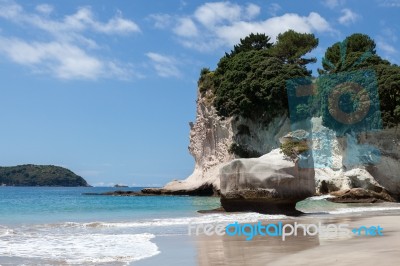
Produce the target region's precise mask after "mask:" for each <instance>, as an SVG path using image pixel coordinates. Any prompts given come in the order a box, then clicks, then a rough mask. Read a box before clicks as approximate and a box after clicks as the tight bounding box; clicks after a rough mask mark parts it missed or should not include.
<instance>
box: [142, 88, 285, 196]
mask: <svg viewBox="0 0 400 266" xmlns="http://www.w3.org/2000/svg"><path fill="white" fill-rule="evenodd" d="M196 103H197V112H196V121H195V122H194V123H190V145H189V152H190V154H191V155H192V156H193V157H194V160H195V166H194V170H193V173H192V174H191V175H190V176H189V177H188V178H187V179H185V180H173V181H171V182H169V183H168V184H166V185H165V186H164V187H163V188H160V189H158V190H157V191H158V192H159V193H160V194H187V195H196V194H197V195H205V194H206V195H208V194H209V192H210V186H211V187H212V191H213V194H218V193H219V191H220V179H219V171H220V168H221V167H222V166H223V165H224V164H225V163H227V162H229V161H231V160H233V159H235V158H237V157H239V156H238V155H236V154H235V153H234V152H233V150H235V151H236V152H237V153H244V154H246V155H248V156H249V157H258V156H261V155H263V154H266V153H268V152H270V151H271V150H272V149H274V148H278V147H279V138H280V137H282V136H283V135H285V134H286V133H287V132H288V131H290V130H289V128H290V125H289V119H288V118H287V116H286V115H282V116H279V117H276V118H275V119H274V120H273V121H271V122H270V123H268V124H265V122H264V121H262V120H260V121H253V120H251V119H246V118H243V117H237V116H236V117H229V118H225V119H223V118H222V117H220V116H218V114H217V111H216V109H215V108H214V106H213V105H212V95H208V94H207V95H201V94H200V93H199V94H198V99H197V102H196ZM203 188H204V189H205V190H203ZM143 192H144V193H150V191H149V190H143ZM153 192H154V189H153V190H151V193H153ZM158 192H157V193H158Z"/></svg>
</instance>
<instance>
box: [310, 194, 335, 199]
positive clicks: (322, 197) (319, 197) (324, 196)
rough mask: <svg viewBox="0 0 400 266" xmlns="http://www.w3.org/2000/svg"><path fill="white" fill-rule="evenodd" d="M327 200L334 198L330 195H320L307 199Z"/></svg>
mask: <svg viewBox="0 0 400 266" xmlns="http://www.w3.org/2000/svg"><path fill="white" fill-rule="evenodd" d="M329 198H334V196H332V195H322V196H314V197H310V198H308V200H323V199H329Z"/></svg>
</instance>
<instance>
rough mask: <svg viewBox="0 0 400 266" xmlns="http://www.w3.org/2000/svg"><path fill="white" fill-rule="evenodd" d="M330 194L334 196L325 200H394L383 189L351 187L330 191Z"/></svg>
mask: <svg viewBox="0 0 400 266" xmlns="http://www.w3.org/2000/svg"><path fill="white" fill-rule="evenodd" d="M331 195H332V196H335V197H333V198H328V199H327V200H329V201H332V202H336V203H377V202H387V201H389V202H395V201H396V200H395V199H394V198H393V197H392V196H390V195H389V193H388V192H387V191H386V190H385V189H381V190H380V191H379V192H376V191H372V190H368V189H364V188H352V189H347V190H340V191H336V192H332V193H331Z"/></svg>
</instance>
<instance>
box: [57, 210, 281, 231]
mask: <svg viewBox="0 0 400 266" xmlns="http://www.w3.org/2000/svg"><path fill="white" fill-rule="evenodd" d="M288 218H289V217H288V216H286V215H265V214H259V213H233V214H225V213H224V214H206V215H201V216H196V217H182V218H164V219H150V220H142V221H135V222H115V223H110V222H90V223H75V222H66V223H63V225H62V226H64V227H84V228H98V227H120V228H133V227H154V226H160V227H161V226H174V225H188V224H205V223H223V222H236V221H237V222H249V223H251V222H257V221H259V220H282V219H288Z"/></svg>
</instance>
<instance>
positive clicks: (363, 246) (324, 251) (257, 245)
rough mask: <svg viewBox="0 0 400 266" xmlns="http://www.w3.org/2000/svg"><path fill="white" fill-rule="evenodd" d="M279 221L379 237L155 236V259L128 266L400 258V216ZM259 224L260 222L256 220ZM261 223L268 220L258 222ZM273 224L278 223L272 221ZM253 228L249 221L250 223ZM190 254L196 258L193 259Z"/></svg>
mask: <svg viewBox="0 0 400 266" xmlns="http://www.w3.org/2000/svg"><path fill="white" fill-rule="evenodd" d="M288 218H289V219H283V220H282V222H284V223H293V222H298V223H304V224H310V223H318V222H321V223H323V224H328V223H329V224H339V223H347V224H349V225H350V226H351V227H359V226H362V225H366V226H377V225H380V226H381V227H383V228H384V230H383V232H384V235H383V236H375V237H373V236H363V235H361V236H351V237H337V238H329V237H323V236H320V235H316V236H303V235H302V234H299V236H297V237H295V236H290V237H288V238H287V239H286V240H285V241H282V240H281V239H280V238H279V237H278V238H276V237H268V236H267V237H261V236H256V237H254V239H253V240H250V241H246V240H245V237H244V236H233V237H232V236H227V235H224V236H217V235H213V236H206V235H204V234H203V235H199V236H189V235H178V236H157V237H156V238H154V239H153V242H154V243H155V244H156V245H157V246H159V250H160V253H159V254H158V255H156V256H153V257H150V258H147V259H143V260H140V261H136V262H134V264H130V265H139V266H140V265H141V266H147V265H161V264H162V265H173V264H177V265H180V264H181V263H184V264H185V265H200V266H203V265H204V266H206V265H260V266H261V265H316V266H317V265H318V266H320V265H328V266H330V265H332V266H334V265H335V266H336V265H338V264H340V265H374V266H376V265H377V264H378V263H382V262H384V265H396V264H397V263H398V258H399V257H400V245H399V243H398V241H399V239H400V223H398V221H400V213H399V212H392V213H375V212H374V213H365V212H363V213H362V214H361V215H358V214H350V215H349V214H346V215H345V214H342V215H337V214H336V215H332V214H330V215H329V214H328V215H315V214H310V215H305V216H301V217H288ZM260 221H261V220H260ZM262 222H263V224H264V223H266V222H267V223H268V222H271V220H262ZM276 222H277V220H276ZM252 224H254V223H252ZM194 254H195V255H194ZM182 265H183V264H182Z"/></svg>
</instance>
